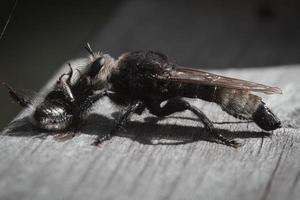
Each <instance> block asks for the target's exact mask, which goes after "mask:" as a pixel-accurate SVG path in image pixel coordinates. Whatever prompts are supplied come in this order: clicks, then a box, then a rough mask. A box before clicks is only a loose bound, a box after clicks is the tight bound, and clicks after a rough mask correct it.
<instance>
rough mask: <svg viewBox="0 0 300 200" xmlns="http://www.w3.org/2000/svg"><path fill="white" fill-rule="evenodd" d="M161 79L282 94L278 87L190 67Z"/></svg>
mask: <svg viewBox="0 0 300 200" xmlns="http://www.w3.org/2000/svg"><path fill="white" fill-rule="evenodd" d="M159 78H160V79H164V80H170V81H179V82H183V83H192V84H199V85H210V86H219V87H224V88H231V89H239V90H249V91H255V92H262V93H265V94H282V91H281V89H280V88H278V87H271V86H267V85H263V84H259V83H255V82H250V81H245V80H240V79H235V78H229V77H225V76H220V75H216V74H213V73H209V72H205V71H201V70H198V69H194V68H188V67H175V68H172V69H171V70H170V71H167V73H164V74H163V75H160V76H159Z"/></svg>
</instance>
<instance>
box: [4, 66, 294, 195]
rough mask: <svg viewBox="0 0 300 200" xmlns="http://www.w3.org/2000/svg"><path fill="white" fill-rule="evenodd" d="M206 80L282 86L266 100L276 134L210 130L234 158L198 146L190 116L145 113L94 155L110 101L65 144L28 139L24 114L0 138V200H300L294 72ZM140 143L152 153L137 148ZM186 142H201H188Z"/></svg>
mask: <svg viewBox="0 0 300 200" xmlns="http://www.w3.org/2000/svg"><path fill="white" fill-rule="evenodd" d="M82 62H84V60H76V61H73V62H72V65H73V66H80V65H81V64H82ZM62 70H67V68H66V66H64V67H63V68H62ZM213 72H214V73H219V74H220V73H221V74H224V75H229V76H233V77H243V78H245V79H248V80H252V81H257V82H261V83H265V84H270V85H274V86H279V87H281V88H282V89H283V91H284V94H283V95H271V96H264V99H265V101H266V102H267V104H268V105H269V106H270V107H271V108H272V109H273V110H274V112H275V113H278V116H279V117H280V118H281V119H282V120H283V121H284V127H283V128H282V129H279V130H276V131H274V133H273V134H272V136H271V137H263V136H265V135H266V134H264V133H262V132H261V130H260V129H259V128H257V127H256V126H255V125H254V124H247V123H225V124H216V126H217V128H218V129H219V130H220V131H223V133H224V134H225V135H227V136H228V137H232V138H236V139H237V140H239V141H241V142H242V143H243V146H242V147H241V148H239V149H233V148H230V147H227V146H224V145H220V144H216V143H212V142H208V141H206V140H207V139H208V138H207V137H206V136H207V134H206V133H205V131H204V130H203V129H202V128H201V126H202V125H201V124H200V123H199V122H197V121H196V120H195V117H194V116H193V115H192V114H191V113H189V112H184V113H177V114H176V115H172V116H170V117H168V118H166V119H163V120H162V121H157V120H155V118H154V117H153V116H151V115H150V114H149V113H147V112H146V113H144V114H143V115H142V116H133V118H132V120H131V122H130V124H129V126H128V129H127V132H126V133H124V132H123V133H122V132H120V136H119V137H114V138H113V139H112V140H110V141H107V142H105V143H104V144H103V145H102V146H101V147H100V148H97V147H93V146H91V145H90V144H91V142H92V141H93V139H94V138H95V137H96V136H97V135H98V134H103V133H105V132H107V131H109V130H110V129H111V127H112V126H113V124H114V118H115V117H117V116H118V115H119V114H118V113H119V112H120V108H117V107H115V106H114V105H112V104H111V103H110V102H109V100H108V99H105V100H104V101H101V102H98V103H97V104H96V105H95V108H94V109H93V111H92V112H91V114H90V116H89V117H88V119H87V120H86V122H85V124H84V126H83V128H82V129H81V131H80V133H81V134H80V135H79V136H77V137H75V138H73V139H72V140H68V141H66V142H57V141H55V140H54V139H53V137H52V136H49V135H45V134H42V133H40V132H37V131H36V130H34V128H33V127H32V126H31V125H30V124H29V123H28V119H27V117H26V116H27V115H28V114H29V113H30V111H24V112H23V113H21V114H20V115H19V116H18V119H17V120H16V121H15V122H14V123H12V124H11V125H10V126H9V127H8V129H6V130H5V131H4V133H6V134H7V132H10V133H9V134H10V135H2V136H1V137H0V151H1V154H0V180H1V181H0V199H31V200H32V199H96V198H97V199H221V198H222V199H249V200H250V199H251V200H253V199H258V200H260V199H278V200H279V199H299V197H300V192H299V191H300V183H299V178H300V160H299V159H298V158H299V153H300V148H299V143H300V138H299V129H298V128H296V126H297V125H299V118H300V115H299V113H300V112H299V111H300V105H299V100H300V95H299V93H300V87H299V85H298V81H297V79H298V77H297V76H298V74H299V73H300V68H299V66H282V67H276V68H261V69H244V70H220V71H213ZM55 79H56V78H54V79H53V80H55ZM52 83H53V81H52V82H50V83H49V85H48V86H47V87H48V88H49V86H50V85H51V84H52ZM44 90H47V89H44ZM190 101H191V102H192V103H193V104H194V105H196V106H197V107H199V108H202V110H203V111H204V112H205V113H206V114H207V115H208V116H209V118H210V119H212V120H213V121H215V122H236V120H235V119H234V118H232V117H230V116H229V115H227V114H225V113H224V112H223V111H222V110H221V109H220V108H219V107H218V106H217V105H215V104H211V103H206V102H202V101H200V100H190ZM139 134H143V135H144V138H148V139H152V140H153V141H154V142H156V143H157V144H156V145H147V144H143V143H141V142H140V141H139V140H136V139H135V136H136V135H139ZM193 134H201V135H203V137H202V138H201V139H200V140H198V141H193V140H192V136H193Z"/></svg>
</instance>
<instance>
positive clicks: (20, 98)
mask: <svg viewBox="0 0 300 200" xmlns="http://www.w3.org/2000/svg"><path fill="white" fill-rule="evenodd" d="M0 84H1V85H3V86H4V87H5V88H6V89H7V90H8V93H9V95H10V97H11V98H12V99H13V100H14V101H15V102H16V103H18V104H19V105H20V106H22V107H25V108H26V107H28V106H30V105H31V100H30V98H28V97H27V96H25V95H21V94H18V93H17V91H16V90H15V89H14V88H13V87H11V86H10V85H8V84H7V83H6V82H3V81H0Z"/></svg>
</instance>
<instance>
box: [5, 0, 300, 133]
mask: <svg viewBox="0 0 300 200" xmlns="http://www.w3.org/2000/svg"><path fill="white" fill-rule="evenodd" d="M0 3H1V5H0V27H1V29H2V28H3V27H4V25H5V22H6V19H7V17H8V15H9V12H10V10H11V8H12V6H13V3H14V1H13V0H6V1H1V2H0ZM86 42H90V43H91V44H92V46H93V47H94V49H97V50H102V51H105V52H109V53H110V54H112V55H113V56H115V57H117V56H118V55H119V54H120V53H122V52H124V51H130V50H137V49H153V50H159V51H162V52H164V53H166V54H167V55H168V56H169V57H170V58H171V59H172V60H173V61H176V62H178V63H179V64H181V65H187V66H193V67H202V68H206V69H220V68H245V67H261V66H279V65H285V64H297V63H299V62H300V3H298V1H296V0H295V1H292V0H289V1H285V0H277V1H271V0H270V1H264V0H254V1H238V0H227V1H218V0H206V1H174V0H173V1H171V0H170V1H161V0H153V1H150V0H149V1H146V0H131V1H117V0H114V1H109V0H105V1H81V2H75V1H71V0H59V1H58V0H52V1H50V0H48V1H22V0H20V1H19V3H18V5H17V7H16V9H15V12H14V14H13V16H12V19H11V22H10V23H9V25H8V27H7V30H6V32H5V34H4V36H3V38H2V40H1V41H0V79H1V80H5V81H7V82H9V83H10V84H11V85H13V86H14V87H16V88H18V89H22V88H24V89H32V90H36V91H38V90H39V89H40V88H41V87H42V86H43V85H45V83H46V82H47V81H48V80H49V79H50V78H51V76H53V75H54V74H55V72H56V71H57V70H58V69H59V68H60V66H61V64H63V63H64V62H65V61H67V60H68V59H72V58H77V57H82V56H85V55H86V52H85V51H84V50H83V48H82V47H83V46H84V45H85V43H86ZM0 103H1V104H0V105H1V113H0V127H3V126H5V124H7V123H8V122H9V121H10V120H11V119H12V118H13V117H14V116H15V115H16V114H17V112H18V111H19V110H20V108H19V106H18V105H15V104H13V103H11V100H10V99H9V98H8V95H7V93H6V91H5V90H4V89H0Z"/></svg>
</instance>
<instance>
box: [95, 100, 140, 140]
mask: <svg viewBox="0 0 300 200" xmlns="http://www.w3.org/2000/svg"><path fill="white" fill-rule="evenodd" d="M142 108H145V107H144V104H143V103H142V102H136V103H133V104H131V105H129V106H128V107H127V108H126V110H125V112H124V113H123V114H122V116H121V117H120V118H119V119H118V120H117V122H116V124H115V126H114V127H113V129H112V130H111V131H110V133H107V134H105V135H102V136H99V137H97V138H96V140H95V141H94V143H93V145H96V146H98V145H99V144H101V143H102V142H104V141H106V140H110V139H111V138H112V136H114V135H115V134H116V132H117V131H118V130H119V129H122V128H124V127H125V125H126V123H127V122H128V120H129V118H130V116H131V115H132V114H133V113H135V112H140V110H142Z"/></svg>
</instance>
